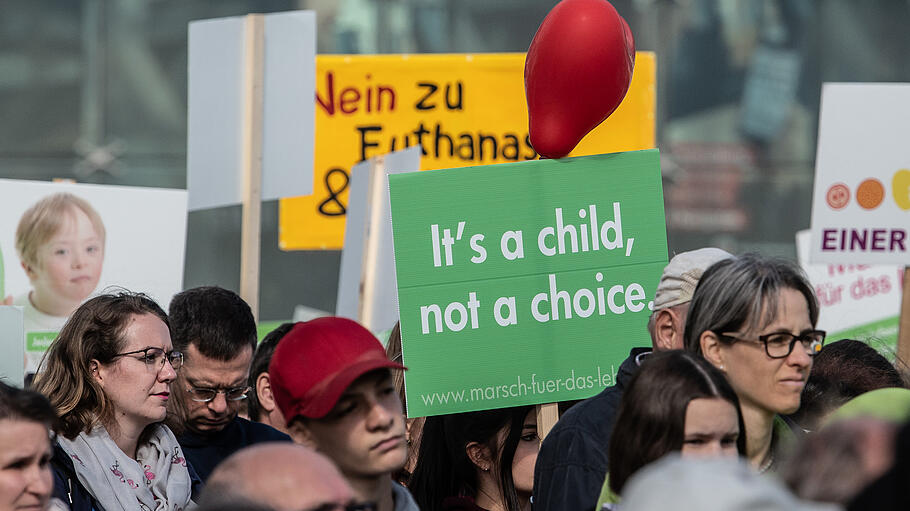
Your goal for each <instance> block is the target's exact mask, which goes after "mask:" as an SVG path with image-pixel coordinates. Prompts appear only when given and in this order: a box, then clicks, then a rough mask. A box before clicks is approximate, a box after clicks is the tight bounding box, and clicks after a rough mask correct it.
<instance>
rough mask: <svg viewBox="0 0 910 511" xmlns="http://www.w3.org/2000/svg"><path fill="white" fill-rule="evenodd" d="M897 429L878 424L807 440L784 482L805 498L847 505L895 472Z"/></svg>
mask: <svg viewBox="0 0 910 511" xmlns="http://www.w3.org/2000/svg"><path fill="white" fill-rule="evenodd" d="M897 429H898V425H896V424H894V423H890V422H887V421H883V420H880V419H874V418H860V419H850V420H845V421H838V422H836V423H834V424H831V425H829V426H826V427H823V428H822V429H821V430H820V431H818V432H816V433H813V434H812V435H808V436H806V437H805V438H804V439H802V441H801V442H800V443H799V445H798V446H797V448H796V449H795V451H794V452H793V455H792V456H791V457H789V459H787V460H786V461H785V463H784V466H783V468H782V469H781V477H782V479H783V480H784V482H785V483H786V484H787V486H789V487H790V489H791V490H792V491H793V493H795V494H796V495H798V496H799V497H801V498H804V499H807V500H814V501H816V502H831V503H836V504H841V505H846V504H847V503H849V502H850V500H852V499H853V498H854V497H855V496H856V495H857V494H858V493H859V492H860V491H861V490H862V489H863V488H865V487H866V486H867V485H869V483H871V482H872V481H874V480H875V479H878V478H879V477H881V476H882V474H884V473H885V471H886V470H888V468H890V467H891V465H892V463H893V461H894V459H893V458H894V455H893V449H894V439H895V436H896V434H897Z"/></svg>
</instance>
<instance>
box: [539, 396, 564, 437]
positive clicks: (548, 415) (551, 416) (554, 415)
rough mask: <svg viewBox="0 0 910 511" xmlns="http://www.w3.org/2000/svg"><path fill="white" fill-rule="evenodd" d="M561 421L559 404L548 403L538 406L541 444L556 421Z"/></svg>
mask: <svg viewBox="0 0 910 511" xmlns="http://www.w3.org/2000/svg"><path fill="white" fill-rule="evenodd" d="M558 420H559V404H558V403H547V404H543V405H537V436H538V437H540V443H543V439H544V438H546V437H547V435H548V434H549V433H550V430H551V429H553V426H555V425H556V421H558Z"/></svg>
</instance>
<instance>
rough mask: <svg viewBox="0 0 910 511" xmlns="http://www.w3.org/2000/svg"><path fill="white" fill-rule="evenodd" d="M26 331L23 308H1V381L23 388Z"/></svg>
mask: <svg viewBox="0 0 910 511" xmlns="http://www.w3.org/2000/svg"><path fill="white" fill-rule="evenodd" d="M24 337H25V330H24V327H23V323H22V307H13V306H0V379H2V380H3V381H4V382H5V383H6V384H7V385H15V386H17V387H21V386H22V384H23V383H24V382H25V366H24V365H23V364H22V361H23V359H24V358H25V344H23V343H22V339H23V338H24Z"/></svg>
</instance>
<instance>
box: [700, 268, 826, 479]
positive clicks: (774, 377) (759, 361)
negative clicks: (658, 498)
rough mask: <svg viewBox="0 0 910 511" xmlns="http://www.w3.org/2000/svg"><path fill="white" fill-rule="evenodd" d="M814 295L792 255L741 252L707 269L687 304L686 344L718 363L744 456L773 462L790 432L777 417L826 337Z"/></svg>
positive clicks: (787, 410) (792, 406)
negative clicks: (742, 430)
mask: <svg viewBox="0 0 910 511" xmlns="http://www.w3.org/2000/svg"><path fill="white" fill-rule="evenodd" d="M817 320H818V302H817V300H816V297H815V292H814V291H813V289H812V286H811V285H810V284H809V282H808V280H807V279H806V277H805V275H803V273H802V272H801V271H800V270H799V269H798V268H796V267H795V266H793V265H792V264H791V263H788V262H785V261H780V260H775V259H769V258H764V257H761V256H757V255H743V256H740V257H737V258H734V259H727V260H724V261H720V262H718V263H716V264H714V265H713V266H711V267H710V268H708V270H707V271H705V273H704V275H702V278H701V280H700V281H699V283H698V287H697V288H696V289H695V294H694V296H693V298H692V302H691V304H690V306H689V314H688V318H687V319H686V329H685V333H684V340H685V346H686V349H687V350H688V351H691V352H694V353H698V354H701V355H702V356H703V357H705V359H707V360H708V362H710V363H711V364H712V365H714V366H715V367H717V368H718V369H719V370H720V371H721V372H723V373H724V375H725V376H726V377H727V380H728V381H729V382H730V385H731V386H732V387H733V390H735V391H736V394H737V395H738V396H739V402H740V407H741V409H742V415H743V420H744V422H745V426H746V457H747V458H748V459H749V461H750V462H751V464H752V466H753V467H755V468H756V469H758V470H759V471H761V472H765V471H768V470H773V469H774V467H775V466H776V462H777V461H778V460H779V459H780V457H781V451H782V450H783V449H787V448H788V446H787V444H788V443H790V442H791V441H792V439H793V433H792V432H791V430H790V427H789V426H788V425H787V423H785V422H784V420H783V419H782V418H781V416H783V415H788V414H791V413H793V412H795V411H796V410H798V409H799V405H800V399H801V394H802V390H803V387H804V386H805V385H806V380H807V379H808V378H809V371H810V370H811V369H812V357H813V356H814V355H815V354H816V353H818V352H819V351H820V350H821V348H822V345H823V344H824V341H825V332H822V331H820V330H816V329H815V324H816V321H817Z"/></svg>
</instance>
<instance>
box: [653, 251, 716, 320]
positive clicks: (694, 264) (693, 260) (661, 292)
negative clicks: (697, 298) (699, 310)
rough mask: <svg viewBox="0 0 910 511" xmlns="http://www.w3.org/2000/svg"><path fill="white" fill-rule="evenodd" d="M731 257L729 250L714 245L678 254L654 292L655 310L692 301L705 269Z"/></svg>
mask: <svg viewBox="0 0 910 511" xmlns="http://www.w3.org/2000/svg"><path fill="white" fill-rule="evenodd" d="M731 257H733V255H732V254H730V253H729V252H727V251H725V250H721V249H719V248H712V247H708V248H700V249H698V250H692V251H690V252H683V253H681V254H676V256H674V257H673V259H670V263H669V264H667V267H666V268H664V273H663V275H661V276H660V282H659V283H658V284H657V292H656V293H655V294H654V310H655V311H658V310H661V309H666V308H667V307H673V306H674V305H679V304H681V303H686V302H689V301H691V300H692V295H693V294H694V293H695V286H697V285H698V280H699V279H700V278H701V275H702V274H703V273H704V272H705V270H707V269H708V267H710V266H711V265H712V264H714V263H716V262H718V261H723V260H724V259H729V258H731Z"/></svg>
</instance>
